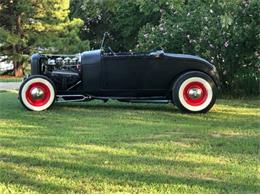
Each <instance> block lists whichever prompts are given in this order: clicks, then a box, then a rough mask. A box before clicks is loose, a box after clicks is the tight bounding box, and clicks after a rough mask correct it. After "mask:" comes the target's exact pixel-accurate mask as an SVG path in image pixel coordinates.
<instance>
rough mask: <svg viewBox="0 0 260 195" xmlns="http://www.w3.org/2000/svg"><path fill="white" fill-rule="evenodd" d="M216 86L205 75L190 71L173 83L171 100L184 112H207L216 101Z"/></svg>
mask: <svg viewBox="0 0 260 195" xmlns="http://www.w3.org/2000/svg"><path fill="white" fill-rule="evenodd" d="M216 92H217V89H216V85H215V83H214V81H213V80H212V79H211V77H210V76H208V75H207V74H205V73H202V72H199V71H191V72H188V73H185V74H183V75H181V76H180V77H179V78H178V79H177V80H176V82H175V84H174V86H173V90H172V93H173V94H172V98H173V102H174V103H175V105H176V106H177V107H178V108H179V109H180V110H182V111H184V112H194V113H205V112H208V111H209V110H210V109H211V108H212V106H213V105H214V103H215V101H216Z"/></svg>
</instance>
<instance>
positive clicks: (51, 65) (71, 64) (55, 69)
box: [42, 55, 81, 91]
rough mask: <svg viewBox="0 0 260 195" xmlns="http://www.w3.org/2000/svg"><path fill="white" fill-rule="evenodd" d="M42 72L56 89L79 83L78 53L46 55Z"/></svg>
mask: <svg viewBox="0 0 260 195" xmlns="http://www.w3.org/2000/svg"><path fill="white" fill-rule="evenodd" d="M42 72H43V74H44V75H46V76H47V77H49V78H50V79H51V80H52V81H53V82H54V84H55V86H56V88H57V90H58V91H60V90H68V89H71V88H73V87H74V86H75V85H77V84H79V83H81V63H80V55H73V56H67V55H66V56H55V55H51V56H46V58H45V60H44V61H43V63H42Z"/></svg>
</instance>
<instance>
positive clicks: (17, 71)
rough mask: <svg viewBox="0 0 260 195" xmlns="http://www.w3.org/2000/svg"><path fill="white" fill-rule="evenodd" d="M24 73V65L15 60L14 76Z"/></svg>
mask: <svg viewBox="0 0 260 195" xmlns="http://www.w3.org/2000/svg"><path fill="white" fill-rule="evenodd" d="M23 75H24V72H23V65H22V64H21V63H19V62H14V76H15V77H22V76H23Z"/></svg>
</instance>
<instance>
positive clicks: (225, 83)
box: [137, 0, 260, 95]
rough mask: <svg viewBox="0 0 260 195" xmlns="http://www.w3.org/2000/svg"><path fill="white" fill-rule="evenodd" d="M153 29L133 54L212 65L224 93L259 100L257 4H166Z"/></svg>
mask: <svg viewBox="0 0 260 195" xmlns="http://www.w3.org/2000/svg"><path fill="white" fill-rule="evenodd" d="M161 7H163V8H161V9H160V14H161V17H160V21H159V24H158V25H153V24H149V23H148V24H146V25H145V26H144V27H143V28H142V29H141V30H140V32H139V35H138V45H137V49H138V50H150V49H152V48H155V47H158V46H160V47H162V48H163V49H165V50H168V51H173V52H176V53H191V54H194V55H200V56H202V57H204V58H206V59H208V60H209V61H210V62H211V63H213V64H215V65H216V67H217V69H218V71H219V73H220V77H221V83H222V89H223V92H224V93H227V94H234V95H241V94H243V95H255V94H259V79H260V76H259V75H260V73H259V68H258V67H259V66H260V63H259V61H260V51H259V47H260V44H259V43H260V26H259V25H260V22H259V18H260V12H259V10H260V1H258V0H251V1H250V0H245V1H242V0H230V1H225V0H219V1H210V2H208V1H205V2H204V1H186V4H185V5H184V6H177V4H176V1H173V2H172V3H169V2H165V4H164V6H161Z"/></svg>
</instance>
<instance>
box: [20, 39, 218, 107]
mask: <svg viewBox="0 0 260 195" xmlns="http://www.w3.org/2000/svg"><path fill="white" fill-rule="evenodd" d="M104 40H105V36H104V39H103V42H102V44H101V49H98V50H93V51H86V52H83V53H81V54H78V55H48V54H45V55H43V54H34V55H33V56H32V57H31V75H30V76H28V77H27V78H26V79H24V81H23V83H22V85H21V87H20V90H19V99H20V101H21V103H22V104H23V106H24V107H25V108H27V109H29V110H33V111H42V110H45V109H47V108H49V107H50V106H51V105H52V104H53V103H54V102H55V101H57V102H71V101H89V100H93V99H100V100H104V101H107V100H108V99H115V100H119V101H123V102H172V103H174V104H175V105H176V106H177V107H178V108H179V109H180V110H182V111H185V112H207V111H208V110H210V109H211V107H212V106H213V105H214V103H215V100H216V93H217V90H218V86H219V84H218V83H219V77H218V73H217V70H216V68H215V67H214V66H213V65H212V64H211V63H209V62H208V61H206V60H204V59H202V58H200V57H196V56H192V55H183V54H174V53H165V52H164V51H162V50H155V51H152V52H146V53H131V52H129V53H115V52H114V51H113V50H112V49H111V48H110V47H107V48H108V49H104V47H103V43H104ZM105 50H108V51H107V52H106V51H105Z"/></svg>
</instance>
